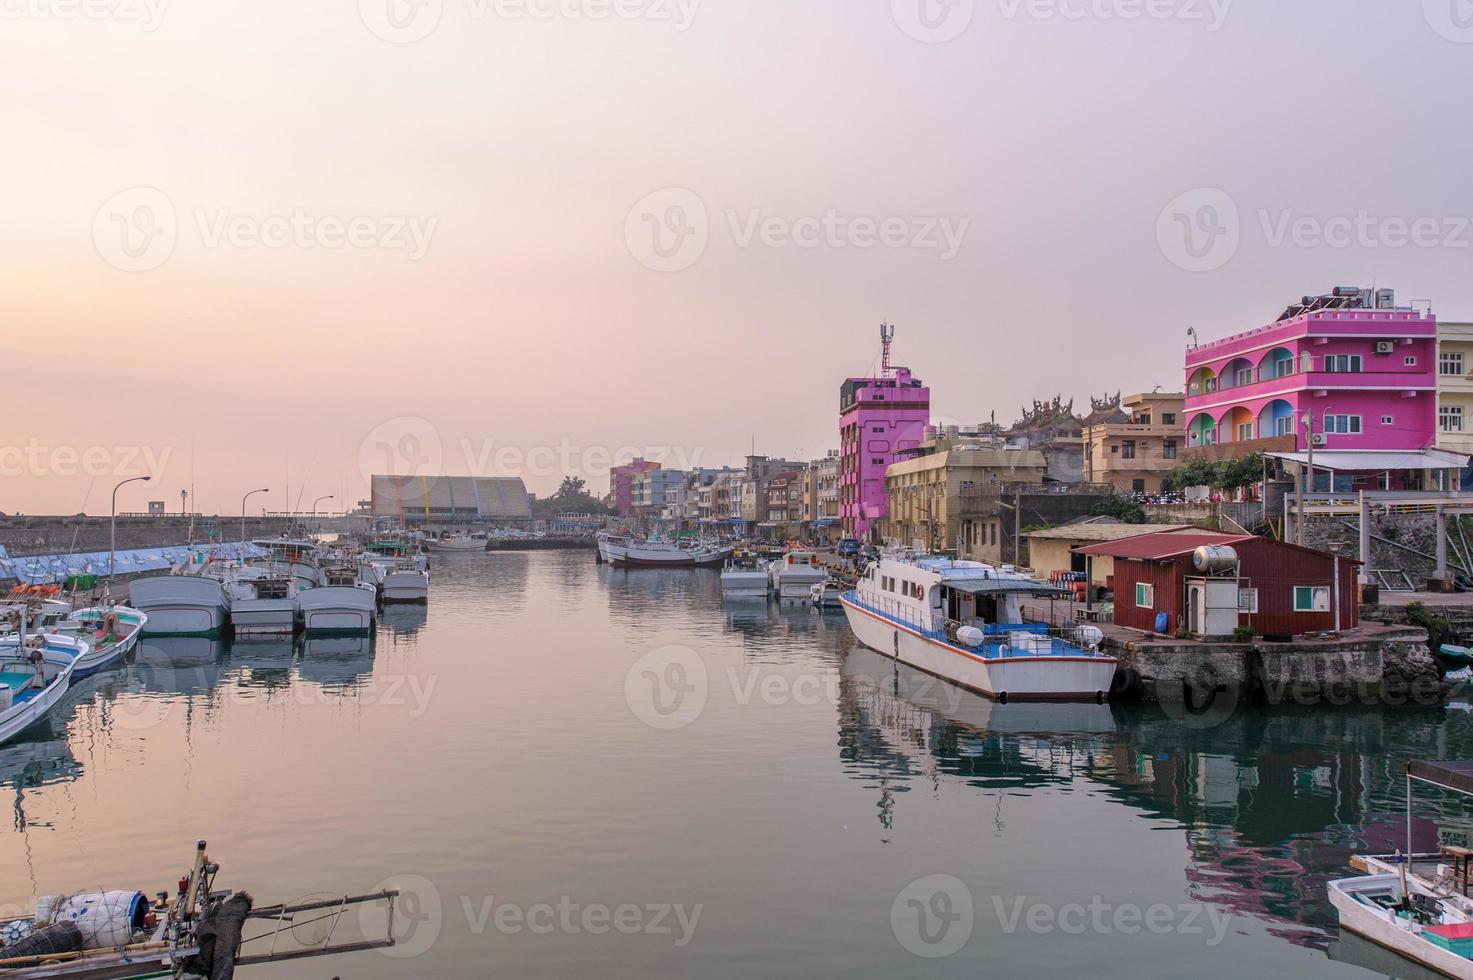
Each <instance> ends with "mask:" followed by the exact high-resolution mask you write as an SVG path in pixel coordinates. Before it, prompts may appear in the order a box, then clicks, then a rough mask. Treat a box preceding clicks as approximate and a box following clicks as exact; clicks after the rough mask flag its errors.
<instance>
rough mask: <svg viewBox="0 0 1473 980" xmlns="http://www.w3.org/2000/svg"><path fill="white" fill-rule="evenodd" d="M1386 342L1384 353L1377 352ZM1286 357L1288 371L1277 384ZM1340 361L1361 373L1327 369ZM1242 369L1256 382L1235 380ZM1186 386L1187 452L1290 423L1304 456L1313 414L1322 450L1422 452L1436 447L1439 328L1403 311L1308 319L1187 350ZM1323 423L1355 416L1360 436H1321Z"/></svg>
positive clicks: (1338, 312) (1321, 315)
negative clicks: (1349, 361)
mask: <svg viewBox="0 0 1473 980" xmlns="http://www.w3.org/2000/svg"><path fill="white" fill-rule="evenodd" d="M1385 343H1390V344H1391V345H1392V346H1391V351H1390V353H1377V345H1378V344H1385ZM1285 352H1287V355H1288V357H1289V358H1290V359H1291V362H1290V369H1289V370H1288V371H1287V373H1283V374H1282V376H1276V374H1275V371H1274V367H1273V365H1274V364H1275V363H1276V362H1277V361H1279V360H1282V359H1284V357H1285ZM1336 355H1353V356H1358V357H1359V358H1360V370H1359V371H1358V372H1357V371H1348V372H1340V371H1332V370H1327V369H1326V368H1327V366H1328V364H1327V360H1326V359H1327V358H1329V357H1334V356H1336ZM1408 360H1410V361H1411V362H1412V363H1407V362H1408ZM1245 367H1246V368H1247V369H1249V370H1251V372H1252V374H1251V376H1250V377H1248V378H1241V379H1240V378H1239V376H1238V375H1239V372H1240V370H1242V369H1243V368H1245ZM1186 380H1187V389H1186V390H1187V400H1186V411H1185V413H1184V414H1185V418H1184V422H1185V424H1186V428H1187V445H1189V446H1198V445H1203V444H1204V443H1206V442H1209V441H1211V442H1219V443H1220V442H1233V441H1238V440H1239V439H1240V437H1241V434H1240V432H1239V431H1238V429H1239V426H1240V425H1243V424H1249V425H1251V432H1250V433H1249V437H1250V438H1268V437H1270V436H1274V435H1276V434H1279V430H1276V429H1275V428H1274V427H1273V422H1274V421H1275V419H1277V418H1282V417H1285V416H1287V417H1289V418H1290V419H1292V425H1291V428H1292V431H1293V433H1294V435H1295V441H1296V446H1297V447H1298V448H1299V449H1300V450H1303V449H1305V448H1306V446H1305V430H1304V425H1303V422H1302V419H1303V416H1304V415H1305V414H1306V413H1309V414H1310V415H1311V416H1312V418H1313V422H1312V425H1313V431H1314V432H1315V433H1316V434H1323V435H1324V436H1325V445H1324V446H1323V447H1322V448H1325V449H1330V450H1377V449H1385V450H1394V449H1400V450H1417V449H1425V448H1428V447H1429V446H1431V445H1433V443H1434V442H1435V441H1436V438H1437V397H1436V394H1437V320H1436V318H1435V317H1434V316H1432V315H1431V314H1422V313H1418V312H1411V311H1406V310H1335V311H1321V312H1316V313H1310V314H1307V315H1305V316H1301V317H1296V318H1295V319H1293V320H1287V321H1284V322H1282V323H1275V324H1272V325H1271V326H1268V327H1260V328H1259V329H1257V330H1250V331H1248V332H1246V333H1242V334H1237V335H1235V336H1232V337H1227V338H1224V339H1222V340H1219V341H1216V342H1214V343H1211V344H1205V345H1203V346H1200V347H1195V348H1191V349H1189V350H1188V351H1187V352H1186ZM1240 380H1245V381H1247V383H1245V384H1240V383H1239V382H1240ZM1209 382H1210V383H1209ZM1214 385H1215V388H1214ZM1326 415H1334V416H1339V415H1348V416H1359V418H1360V432H1359V433H1354V432H1352V433H1341V432H1334V431H1331V432H1327V431H1326V426H1325V421H1324V419H1325V416H1326ZM1388 419H1389V421H1387V420H1388ZM1209 420H1210V423H1211V425H1210V430H1211V435H1210V436H1209V435H1208V429H1209V426H1208V421H1209Z"/></svg>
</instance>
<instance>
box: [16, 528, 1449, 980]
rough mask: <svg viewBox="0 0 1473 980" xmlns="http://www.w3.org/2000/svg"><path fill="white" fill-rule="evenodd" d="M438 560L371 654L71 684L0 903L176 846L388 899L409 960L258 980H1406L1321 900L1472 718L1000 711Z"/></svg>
mask: <svg viewBox="0 0 1473 980" xmlns="http://www.w3.org/2000/svg"><path fill="white" fill-rule="evenodd" d="M433 574H434V582H433V586H432V594H431V603H430V605H429V606H428V608H424V607H397V608H396V607H391V608H389V609H387V610H386V611H385V612H384V614H383V618H382V621H381V623H380V625H379V629H378V632H377V635H376V636H375V637H373V638H329V639H321V640H318V639H312V640H308V641H306V642H305V643H304V642H302V641H298V642H297V643H296V644H293V643H291V642H288V641H280V642H271V641H268V642H235V643H230V642H228V641H212V640H205V639H185V638H165V639H146V640H145V641H144V642H143V644H142V645H141V646H140V648H139V650H138V651H137V652H136V654H135V656H134V657H133V658H132V659H131V660H130V662H129V663H128V664H126V665H125V666H124V667H122V668H121V669H118V670H115V671H110V672H106V673H103V674H100V675H98V676H96V677H94V678H90V679H88V680H87V681H85V682H82V683H80V684H79V685H78V687H77V688H76V689H75V690H74V691H73V692H72V693H71V694H70V696H69V700H68V702H67V703H66V705H65V706H64V707H63V708H62V709H60V710H58V711H57V712H56V713H55V715H54V717H53V719H52V722H51V726H50V730H49V731H42V732H40V733H37V734H33V735H30V736H27V738H26V740H24V741H20V742H16V743H12V744H8V745H6V746H4V747H3V748H0V801H3V802H4V803H5V806H6V811H7V813H8V814H9V819H8V820H6V821H5V824H4V826H3V827H0V868H3V872H4V873H3V875H0V907H4V909H5V911H7V912H14V913H16V914H18V913H20V912H23V911H28V910H29V909H30V908H31V906H32V905H33V904H34V902H35V900H36V899H37V898H38V897H40V896H44V895H54V894H58V893H61V892H67V891H75V890H78V889H83V888H86V889H91V888H110V889H133V888H137V889H139V890H142V891H144V892H146V893H150V894H152V893H154V892H156V891H159V890H162V889H165V888H168V887H170V886H171V883H172V882H173V881H174V880H175V879H177V878H178V877H179V875H180V874H182V873H184V872H185V871H186V870H187V866H188V862H189V860H190V858H191V855H192V849H193V845H194V842H195V840H196V839H201V838H202V839H206V840H208V841H209V848H210V854H211V857H212V859H214V860H216V861H218V862H219V863H220V864H221V865H222V870H221V873H220V876H219V879H218V882H217V885H219V886H221V887H226V888H243V889H246V890H248V891H250V892H251V893H252V894H253V895H254V896H256V898H257V899H258V900H259V901H261V902H273V903H274V902H278V901H291V900H295V899H299V898H308V897H316V898H322V897H330V896H333V895H344V894H364V893H369V892H372V891H374V890H376V889H378V888H380V887H399V888H401V889H402V890H403V893H404V894H403V898H402V900H401V904H400V907H399V911H400V913H401V915H400V916H399V919H400V921H399V923H398V933H399V936H400V940H401V944H400V945H399V946H397V947H395V948H393V949H390V950H383V951H370V952H363V953H355V954H351V955H348V956H345V957H340V958H335V959H333V960H331V961H316V960H303V961H299V962H296V963H289V964H285V965H281V966H273V967H271V968H269V970H270V975H271V976H278V977H325V976H342V977H353V978H377V977H403V976H416V977H447V978H452V977H481V976H486V975H490V974H492V973H493V971H494V973H496V974H498V975H506V976H517V977H548V978H554V977H556V978H562V977H568V976H578V975H590V976H591V975H599V976H614V977H640V978H647V977H652V976H659V977H666V976H668V977H677V976H679V977H684V976H695V975H706V976H745V977H751V976H781V977H789V976H791V977H814V976H849V975H875V976H881V975H883V976H889V977H922V976H925V977H934V976H937V975H948V976H953V975H954V976H975V975H979V974H980V975H988V976H1082V975H1091V976H1102V975H1103V976H1121V977H1137V976H1174V977H1216V976H1223V975H1227V974H1229V973H1232V974H1234V975H1248V976H1262V975H1271V974H1291V973H1292V974H1293V975H1294V976H1296V977H1298V978H1301V980H1308V978H1315V977H1357V976H1369V975H1374V974H1383V975H1384V974H1392V973H1394V974H1395V975H1399V976H1418V975H1420V974H1418V973H1417V971H1416V969H1415V968H1414V967H1412V966H1411V965H1410V964H1406V963H1403V962H1402V961H1399V960H1396V959H1395V958H1394V957H1391V956H1390V955H1389V954H1386V953H1383V952H1381V951H1380V950H1379V949H1377V948H1376V947H1373V946H1370V945H1369V944H1366V943H1364V942H1361V941H1358V940H1356V939H1355V938H1354V937H1351V936H1341V935H1340V934H1339V932H1338V930H1337V929H1336V927H1335V924H1334V923H1335V918H1334V915H1333V912H1332V910H1331V908H1330V906H1329V904H1328V902H1327V900H1326V897H1325V882H1326V881H1327V880H1328V879H1330V878H1334V877H1339V876H1342V875H1343V874H1345V873H1346V870H1347V865H1348V862H1349V859H1350V856H1351V855H1352V854H1354V853H1357V852H1360V851H1365V850H1371V851H1386V850H1389V849H1392V848H1394V847H1395V846H1397V845H1398V844H1400V843H1401V842H1402V840H1403V835H1404V826H1405V825H1404V820H1405V814H1404V811H1403V805H1404V784H1403V779H1402V776H1401V774H1402V771H1403V768H1404V764H1405V762H1406V761H1407V760H1408V759H1409V758H1412V757H1429V756H1431V757H1468V756H1470V755H1473V715H1470V714H1469V712H1468V710H1467V707H1466V705H1463V704H1453V705H1449V706H1445V707H1439V708H1404V707H1403V708H1389V709H1371V708H1345V709H1330V708H1323V707H1322V708H1316V709H1308V708H1305V709H1294V710H1285V709H1277V710H1267V711H1258V710H1254V709H1251V708H1231V709H1228V708H1224V707H1222V706H1218V707H1217V708H1213V709H1208V710H1206V711H1202V712H1192V713H1188V712H1186V711H1183V710H1176V709H1170V708H1163V707H1130V708H1124V707H1120V706H1110V705H1036V704H1032V705H1031V704H1008V705H1000V704H993V703H991V702H988V701H986V700H984V699H981V698H979V697H976V696H974V695H971V694H967V693H964V692H962V691H960V690H958V689H956V688H953V687H950V686H948V685H946V684H944V683H943V682H940V681H936V680H933V679H930V678H928V677H926V676H924V675H920V674H917V673H915V672H913V671H910V670H908V669H906V668H904V667H900V668H899V669H897V668H896V666H895V664H893V663H892V662H891V661H889V660H886V659H885V658H883V657H881V656H879V655H877V654H874V653H872V652H868V651H866V650H864V649H862V648H857V647H856V646H855V644H854V640H853V635H852V634H851V633H850V631H849V629H848V627H847V625H846V624H845V621H844V616H843V614H842V612H825V613H818V612H815V611H812V610H810V609H809V608H807V607H806V606H792V607H785V608H780V607H777V606H770V605H768V604H767V603H765V602H760V601H759V602H757V603H752V602H746V603H742V604H732V603H727V604H723V602H722V600H721V595H720V587H719V581H718V574H717V573H716V572H707V571H666V570H629V571H620V570H616V569H611V568H608V567H606V566H597V565H595V563H594V561H593V558H592V556H591V555H590V554H589V553H588V552H552V551H549V552H536V553H516V552H502V553H495V554H467V555H463V556H462V555H449V556H438V555H437V556H436V557H435V559H434V569H433ZM1420 799H1421V794H1419V800H1420ZM1458 805H1459V804H1458V803H1457V802H1456V801H1451V800H1449V801H1442V802H1440V803H1438V802H1437V801H1436V800H1435V797H1434V798H1433V799H1432V800H1430V801H1429V803H1428V807H1427V809H1424V810H1422V811H1420V812H1419V814H1418V819H1417V821H1416V825H1415V829H1416V832H1417V833H1418V834H1419V835H1421V836H1420V837H1419V838H1418V841H1417V843H1418V845H1419V846H1433V845H1435V843H1436V833H1437V831H1436V828H1435V827H1434V823H1433V820H1432V819H1430V818H1434V817H1435V818H1437V819H1438V820H1440V821H1441V822H1442V824H1443V826H1444V828H1445V829H1446V828H1451V829H1452V830H1454V831H1456V830H1457V829H1459V828H1462V829H1463V830H1464V831H1466V830H1467V829H1468V828H1469V827H1470V826H1473V823H1470V821H1468V820H1467V819H1465V818H1464V817H1463V815H1462V814H1460V813H1459V811H1458V810H1457V807H1458ZM1438 806H1440V807H1442V809H1440V810H1439V809H1437V807H1438ZM1388 842H1390V843H1388ZM0 917H3V916H0ZM376 926H377V927H380V928H381V926H382V923H380V922H376V921H372V915H371V914H370V915H369V916H367V917H363V918H359V917H357V916H354V917H352V921H347V920H345V921H343V922H340V923H339V924H338V925H337V926H336V927H335V928H336V929H337V930H341V931H337V932H335V933H334V935H333V939H334V940H335V941H336V940H346V939H352V938H356V936H357V935H360V934H364V933H367V932H371V931H373V929H374V928H375V927H376ZM303 928H304V929H306V928H309V927H306V926H304V927H303ZM1367 970H1370V971H1371V972H1370V973H1367V972H1366V971H1367Z"/></svg>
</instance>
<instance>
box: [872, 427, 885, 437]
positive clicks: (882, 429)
mask: <svg viewBox="0 0 1473 980" xmlns="http://www.w3.org/2000/svg"><path fill="white" fill-rule="evenodd" d="M869 430H870V431H871V432H873V433H874V434H875V435H877V436H882V435H884V434H885V427H884V426H883V425H872V426H870V429H869Z"/></svg>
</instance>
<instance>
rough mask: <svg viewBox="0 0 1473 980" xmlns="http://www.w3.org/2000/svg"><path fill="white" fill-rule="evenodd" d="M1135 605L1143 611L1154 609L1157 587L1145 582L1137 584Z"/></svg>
mask: <svg viewBox="0 0 1473 980" xmlns="http://www.w3.org/2000/svg"><path fill="white" fill-rule="evenodd" d="M1135 604H1136V605H1137V606H1139V607H1140V608H1141V609H1152V608H1154V607H1155V605H1156V587H1155V586H1154V585H1147V584H1146V583H1145V582H1137V583H1135Z"/></svg>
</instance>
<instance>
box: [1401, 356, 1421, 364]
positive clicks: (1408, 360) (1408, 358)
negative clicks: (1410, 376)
mask: <svg viewBox="0 0 1473 980" xmlns="http://www.w3.org/2000/svg"><path fill="white" fill-rule="evenodd" d="M1401 363H1403V364H1405V365H1406V366H1407V367H1416V366H1417V359H1416V358H1415V357H1413V356H1412V355H1410V354H1409V355H1407V356H1406V357H1405V358H1403V359H1402V362H1401Z"/></svg>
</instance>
